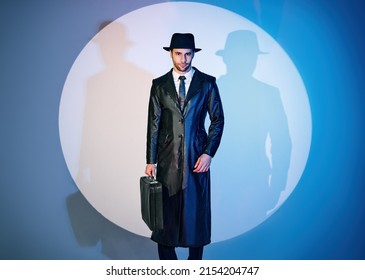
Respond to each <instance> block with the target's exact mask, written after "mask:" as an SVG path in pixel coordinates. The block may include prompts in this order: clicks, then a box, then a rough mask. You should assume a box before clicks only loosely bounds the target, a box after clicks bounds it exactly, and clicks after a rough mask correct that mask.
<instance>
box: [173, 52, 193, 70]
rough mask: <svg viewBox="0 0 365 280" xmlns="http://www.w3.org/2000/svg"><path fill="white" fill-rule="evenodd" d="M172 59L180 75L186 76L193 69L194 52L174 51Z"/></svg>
mask: <svg viewBox="0 0 365 280" xmlns="http://www.w3.org/2000/svg"><path fill="white" fill-rule="evenodd" d="M170 55H171V58H172V62H173V64H174V69H175V71H176V72H178V73H179V74H185V73H187V72H189V70H190V69H191V62H192V61H193V58H194V51H193V50H191V49H172V50H171V53H170Z"/></svg>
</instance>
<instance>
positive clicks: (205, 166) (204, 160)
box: [193, 154, 212, 173]
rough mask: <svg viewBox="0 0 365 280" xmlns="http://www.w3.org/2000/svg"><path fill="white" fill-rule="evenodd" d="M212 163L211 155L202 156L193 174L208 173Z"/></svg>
mask: <svg viewBox="0 0 365 280" xmlns="http://www.w3.org/2000/svg"><path fill="white" fill-rule="evenodd" d="M211 161H212V157H211V156H210V155H207V154H202V155H201V156H200V157H199V158H198V160H197V161H196V163H195V165H194V170H193V172H196V173H202V172H207V171H208V170H209V168H210V163H211Z"/></svg>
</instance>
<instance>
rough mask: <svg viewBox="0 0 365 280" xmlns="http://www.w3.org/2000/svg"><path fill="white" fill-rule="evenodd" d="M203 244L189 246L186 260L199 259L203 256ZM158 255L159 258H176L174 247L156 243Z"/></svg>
mask: <svg viewBox="0 0 365 280" xmlns="http://www.w3.org/2000/svg"><path fill="white" fill-rule="evenodd" d="M203 248H204V247H203V246H201V247H189V258H188V260H201V259H202V258H203ZM158 256H159V257H160V260H177V255H176V251H175V247H170V246H164V245H160V244H158Z"/></svg>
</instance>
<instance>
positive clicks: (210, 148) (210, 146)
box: [204, 79, 224, 157]
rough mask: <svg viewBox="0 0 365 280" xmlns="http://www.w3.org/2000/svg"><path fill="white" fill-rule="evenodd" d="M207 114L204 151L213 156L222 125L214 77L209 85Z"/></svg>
mask: <svg viewBox="0 0 365 280" xmlns="http://www.w3.org/2000/svg"><path fill="white" fill-rule="evenodd" d="M208 114H209V118H210V126H209V130H208V141H207V145H206V148H205V150H204V153H205V154H208V155H210V156H211V157H214V155H215V153H216V152H217V150H218V147H219V144H220V142H221V138H222V135H223V127H224V114H223V105H222V101H221V98H220V95H219V90H218V87H217V84H216V82H215V79H214V80H213V81H212V83H211V87H210V94H209V99H208Z"/></svg>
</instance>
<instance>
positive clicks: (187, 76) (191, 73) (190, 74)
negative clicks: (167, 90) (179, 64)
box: [172, 67, 195, 81]
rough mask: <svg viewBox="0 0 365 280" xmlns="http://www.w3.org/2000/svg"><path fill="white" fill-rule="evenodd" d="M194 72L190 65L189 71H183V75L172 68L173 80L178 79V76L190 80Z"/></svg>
mask: <svg viewBox="0 0 365 280" xmlns="http://www.w3.org/2000/svg"><path fill="white" fill-rule="evenodd" d="M194 72H195V69H194V68H193V67H191V69H190V71H189V72H187V73H185V74H184V75H181V74H179V73H177V72H176V71H175V70H172V75H173V77H174V81H179V77H180V76H185V78H186V80H187V81H191V79H192V78H193V75H194Z"/></svg>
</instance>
